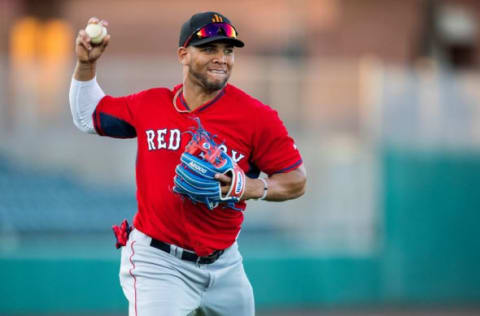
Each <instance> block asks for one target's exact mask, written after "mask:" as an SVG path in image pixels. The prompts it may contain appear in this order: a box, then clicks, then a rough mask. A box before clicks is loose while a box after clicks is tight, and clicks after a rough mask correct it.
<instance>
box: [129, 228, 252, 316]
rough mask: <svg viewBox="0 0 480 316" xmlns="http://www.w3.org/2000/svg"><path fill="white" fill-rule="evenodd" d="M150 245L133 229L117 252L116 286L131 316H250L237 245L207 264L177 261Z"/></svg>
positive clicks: (247, 287) (249, 292)
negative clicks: (118, 263) (118, 254)
mask: <svg viewBox="0 0 480 316" xmlns="http://www.w3.org/2000/svg"><path fill="white" fill-rule="evenodd" d="M150 242H151V238H150V237H148V236H147V235H145V234H143V233H142V232H140V231H139V230H136V229H134V230H133V231H132V232H131V233H130V236H129V239H128V242H127V244H126V246H125V247H123V248H122V259H121V265H120V284H121V285H122V289H123V293H124V294H125V296H126V297H127V299H128V302H129V315H130V316H186V315H195V313H196V312H195V311H199V310H201V312H203V314H202V313H199V314H202V315H207V316H210V315H215V316H217V315H218V316H223V315H225V316H252V315H255V307H254V299H253V290H252V286H251V285H250V282H249V281H248V279H247V276H246V274H245V271H244V269H243V263H242V260H243V259H242V256H241V255H240V252H239V251H238V245H237V243H236V242H235V243H234V244H233V245H232V246H231V247H229V248H227V249H226V250H225V252H224V253H223V254H222V255H221V256H220V258H218V260H217V261H215V262H214V263H211V264H197V263H195V262H191V261H186V260H181V259H179V258H177V257H175V256H173V255H172V254H169V253H167V252H165V251H163V250H160V249H157V248H154V247H152V246H150Z"/></svg>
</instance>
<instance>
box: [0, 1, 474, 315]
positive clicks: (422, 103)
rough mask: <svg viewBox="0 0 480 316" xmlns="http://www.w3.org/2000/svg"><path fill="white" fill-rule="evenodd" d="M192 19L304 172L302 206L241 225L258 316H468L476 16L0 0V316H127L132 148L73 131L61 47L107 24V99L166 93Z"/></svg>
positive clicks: (69, 66) (440, 5) (331, 6)
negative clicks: (224, 34)
mask: <svg viewBox="0 0 480 316" xmlns="http://www.w3.org/2000/svg"><path fill="white" fill-rule="evenodd" d="M207 10H214V11H220V12H222V13H223V14H225V15H226V16H228V17H229V18H230V19H231V20H232V21H233V23H234V24H235V25H236V27H237V29H238V31H239V34H240V36H239V37H240V38H241V39H242V40H244V41H245V43H246V47H245V48H243V49H240V50H238V51H237V55H236V64H235V69H234V72H233V75H232V78H231V82H232V83H233V84H235V85H237V86H238V87H240V88H242V89H244V90H246V91H247V92H248V93H250V94H251V95H253V96H254V97H256V98H258V99H260V100H262V101H263V102H264V103H267V104H269V105H271V106H272V107H273V108H274V109H276V110H278V112H279V113H280V116H281V117H282V119H283V120H284V122H285V124H286V125H287V127H288V129H289V131H290V133H291V135H292V136H293V137H294V138H295V139H296V141H297V145H298V147H299V148H300V150H301V152H302V155H303V158H304V161H305V165H306V167H307V170H308V191H307V193H306V195H305V196H304V197H302V198H301V199H299V200H294V201H291V202H285V203H266V202H250V203H249V206H248V209H247V211H246V213H245V217H246V219H245V223H244V226H243V230H242V233H241V235H240V238H239V244H240V248H241V251H242V254H243V256H244V262H245V269H246V270H247V273H248V275H249V278H250V280H251V283H252V285H253V287H254V291H255V296H256V304H257V310H258V315H299V314H302V315H480V272H479V269H478V267H479V265H478V262H479V260H480V238H479V237H478V236H479V229H478V227H479V226H478V222H479V220H480V214H478V213H477V212H478V211H479V210H480V186H479V184H478V181H477V179H478V178H479V177H480V89H479V87H480V85H479V84H480V73H479V71H478V66H479V61H480V47H479V44H480V22H479V21H480V19H479V17H480V1H476V0H443V1H441V0H403V1H399V0H295V1H293V0H275V1H273V0H263V1H262V0H258V1H253V0H252V1H250V0H246V1H238V0H237V1H231V0H223V1H214V0H206V1H183V0H179V1H153V0H137V1H127V0H103V1H94V0H82V1H80V0H65V1H61V0H43V1H40V0H38V1H35V0H16V1H14V0H0V21H1V22H0V23H1V28H0V276H1V278H0V280H1V281H0V314H1V315H26V314H28V315H41V314H43V315H45V314H47V315H72V314H76V315H83V314H89V315H91V314H96V315H126V314H127V303H126V300H125V298H124V297H123V294H122V292H121V289H120V285H119V282H118V269H119V257H120V252H119V251H117V250H116V249H114V237H113V234H112V233H111V225H112V224H119V223H120V222H121V220H122V219H124V218H127V219H129V221H131V219H132V217H133V215H134V213H135V211H136V201H135V178H134V164H135V155H136V148H135V147H136V143H135V140H115V139H107V138H101V137H95V136H92V135H86V134H82V133H81V132H80V131H78V130H76V128H75V127H74V125H73V122H72V119H71V115H70V109H69V105H68V89H69V84H70V78H71V74H72V71H73V67H74V64H75V59H74V38H75V36H76V33H77V31H78V30H79V29H81V28H83V27H85V24H86V22H87V20H88V19H89V17H91V16H97V17H99V18H103V19H106V20H107V21H108V22H109V23H110V25H109V27H108V30H109V33H110V34H111V36H112V40H111V42H110V45H109V47H108V48H107V51H106V53H105V54H104V56H103V57H102V58H101V60H100V61H99V65H98V76H97V78H98V81H99V83H100V85H101V86H102V87H103V89H104V90H105V91H106V92H107V93H108V94H111V95H115V96H120V95H127V94H130V93H133V92H135V91H138V90H143V89H147V88H150V87H154V86H166V87H170V88H171V87H173V86H174V85H176V84H177V83H179V82H180V81H181V68H180V66H179V65H178V63H177V60H176V47H177V45H178V34H179V30H180V26H181V24H182V23H183V22H184V21H185V20H186V19H188V18H189V17H190V16H191V15H192V14H193V13H195V12H198V11H207ZM272 150H275V149H274V148H272Z"/></svg>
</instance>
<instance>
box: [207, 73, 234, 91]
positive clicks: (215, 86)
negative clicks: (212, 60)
mask: <svg viewBox="0 0 480 316" xmlns="http://www.w3.org/2000/svg"><path fill="white" fill-rule="evenodd" d="M228 78H229V76H224V77H223V78H209V80H207V82H208V84H207V87H208V89H209V90H213V91H215V90H220V89H223V87H225V85H226V84H227V81H228Z"/></svg>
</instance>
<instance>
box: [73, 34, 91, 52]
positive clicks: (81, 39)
mask: <svg viewBox="0 0 480 316" xmlns="http://www.w3.org/2000/svg"><path fill="white" fill-rule="evenodd" d="M77 44H79V45H82V46H83V47H85V48H86V49H87V50H91V49H92V45H90V37H89V36H88V35H87V32H85V30H80V31H79V32H78V36H77Z"/></svg>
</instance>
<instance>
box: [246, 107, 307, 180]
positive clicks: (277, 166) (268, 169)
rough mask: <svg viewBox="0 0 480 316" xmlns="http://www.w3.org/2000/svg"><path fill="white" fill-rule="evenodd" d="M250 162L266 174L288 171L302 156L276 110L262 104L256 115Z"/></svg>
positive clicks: (293, 168)
mask: <svg viewBox="0 0 480 316" xmlns="http://www.w3.org/2000/svg"><path fill="white" fill-rule="evenodd" d="M253 143H254V149H253V153H252V158H251V162H252V163H253V164H254V165H255V167H256V168H258V169H259V170H260V171H263V172H265V173H266V174H268V175H272V174H275V173H282V172H289V171H292V170H295V169H296V168H298V167H299V166H300V165H301V164H302V162H303V161H302V157H301V155H300V152H299V150H298V149H297V146H296V145H295V142H294V140H293V138H292V137H290V136H289V135H288V131H287V129H286V128H285V125H284V124H283V122H282V121H281V120H280V117H279V116H278V113H277V111H275V110H273V109H271V108H270V107H268V106H265V105H264V106H262V107H261V108H260V109H259V112H258V113H257V115H256V130H255V134H254V136H253Z"/></svg>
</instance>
